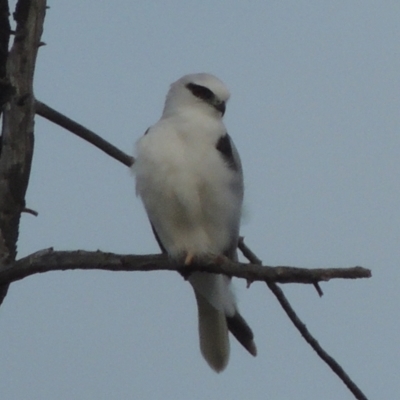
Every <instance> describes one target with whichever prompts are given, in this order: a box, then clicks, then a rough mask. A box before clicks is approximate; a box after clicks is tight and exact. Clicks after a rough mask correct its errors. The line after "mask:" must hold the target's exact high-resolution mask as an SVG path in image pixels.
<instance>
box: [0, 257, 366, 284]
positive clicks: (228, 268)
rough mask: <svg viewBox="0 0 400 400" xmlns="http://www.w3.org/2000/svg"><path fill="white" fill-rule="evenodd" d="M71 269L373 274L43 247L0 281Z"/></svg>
mask: <svg viewBox="0 0 400 400" xmlns="http://www.w3.org/2000/svg"><path fill="white" fill-rule="evenodd" d="M72 269H85V270H89V269H100V270H107V271H177V272H180V273H182V274H184V275H185V274H187V273H188V272H192V271H203V272H212V273H216V274H225V275H228V276H235V277H237V278H243V279H250V280H252V281H266V280H268V281H271V282H279V283H308V284H314V283H315V282H320V281H327V280H330V279H337V278H342V279H355V278H367V277H370V276H371V271H370V270H368V269H365V268H362V267H354V268H333V269H305V268H294V267H268V266H261V265H256V264H244V263H234V262H231V261H229V260H225V261H224V262H221V263H217V264H216V263H214V262H209V263H208V262H202V263H201V264H193V265H191V266H190V267H187V266H182V265H178V264H177V263H175V262H173V261H171V260H170V259H169V258H168V257H167V256H165V255H157V254H155V255H153V254H150V255H120V254H114V253H103V252H101V251H83V250H77V251H54V250H53V249H47V250H41V251H39V252H37V253H34V254H31V255H29V256H27V257H24V258H22V259H20V260H18V261H17V262H16V263H15V264H14V265H12V266H9V267H8V268H7V269H5V270H4V271H1V272H0V284H1V283H11V282H14V281H17V280H20V279H23V278H26V277H27V276H30V275H33V274H36V273H40V272H48V271H64V270H72Z"/></svg>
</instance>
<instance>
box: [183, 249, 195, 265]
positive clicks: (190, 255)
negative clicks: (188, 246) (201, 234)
mask: <svg viewBox="0 0 400 400" xmlns="http://www.w3.org/2000/svg"><path fill="white" fill-rule="evenodd" d="M193 259H194V254H193V253H191V252H190V251H189V252H188V253H187V254H186V258H185V262H184V264H185V265H190V264H191V263H192V262H193Z"/></svg>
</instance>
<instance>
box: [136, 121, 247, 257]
mask: <svg viewBox="0 0 400 400" xmlns="http://www.w3.org/2000/svg"><path fill="white" fill-rule="evenodd" d="M222 134H225V128H224V125H223V124H222V121H220V120H216V119H215V118H214V119H213V118H208V119H207V118H201V119H198V120H196V118H195V116H188V118H184V117H181V116H180V117H179V118H166V119H161V120H160V121H159V122H158V123H157V124H156V125H154V126H153V127H152V128H151V129H150V130H149V132H148V133H147V134H146V135H145V136H143V137H142V138H141V139H140V140H139V141H138V143H137V146H136V150H137V155H136V156H137V157H136V162H135V165H134V171H135V174H136V190H137V193H138V195H140V196H141V198H142V200H143V203H144V205H145V207H146V210H147V213H148V215H149V218H150V220H151V222H152V224H153V225H154V227H155V230H156V231H157V234H158V235H159V237H160V240H161V242H162V243H163V245H164V247H165V248H166V250H167V251H168V253H169V254H170V255H171V256H173V257H177V256H179V255H180V254H181V253H184V252H189V251H190V252H193V253H195V254H204V253H212V254H220V253H221V252H223V251H224V250H225V249H226V247H227V246H228V245H229V240H230V238H231V235H232V231H233V232H237V230H238V226H239V220H240V209H241V195H238V194H237V193H235V192H234V191H233V189H232V185H231V183H232V179H233V177H234V173H235V172H234V171H232V169H230V168H228V166H227V165H226V164H225V162H224V160H223V158H222V156H221V154H219V152H218V151H217V150H216V143H217V141H218V139H219V138H220V137H221V135H222Z"/></svg>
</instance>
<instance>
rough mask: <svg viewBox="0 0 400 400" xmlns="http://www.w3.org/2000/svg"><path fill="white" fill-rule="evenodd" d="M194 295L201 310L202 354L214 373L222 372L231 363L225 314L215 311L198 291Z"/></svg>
mask: <svg viewBox="0 0 400 400" xmlns="http://www.w3.org/2000/svg"><path fill="white" fill-rule="evenodd" d="M194 293H195V295H196V300H197V307H198V309H199V336H200V350H201V353H202V354H203V357H204V358H205V360H206V361H207V363H208V364H209V366H210V367H211V368H212V369H213V370H214V371H216V372H221V371H223V370H224V369H225V367H226V366H227V364H228V361H229V336H228V325H227V321H226V317H225V313H224V312H223V311H219V310H217V309H215V308H214V307H213V306H212V305H211V304H210V303H209V302H208V301H207V300H206V299H205V298H204V297H203V296H202V295H201V294H200V293H199V292H198V291H197V290H195V291H194Z"/></svg>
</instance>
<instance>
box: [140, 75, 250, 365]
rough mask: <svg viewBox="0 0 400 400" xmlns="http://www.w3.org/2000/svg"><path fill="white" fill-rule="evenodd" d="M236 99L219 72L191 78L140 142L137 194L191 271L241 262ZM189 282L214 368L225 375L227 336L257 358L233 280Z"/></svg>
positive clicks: (177, 85) (203, 276)
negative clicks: (230, 125) (201, 264)
mask: <svg viewBox="0 0 400 400" xmlns="http://www.w3.org/2000/svg"><path fill="white" fill-rule="evenodd" d="M229 96H230V94H229V91H228V89H227V88H226V86H225V85H224V84H223V83H222V82H221V81H220V80H219V79H218V78H216V77H215V76H213V75H210V74H205V73H200V74H192V75H185V76H184V77H182V78H181V79H179V80H177V81H176V82H174V83H173V84H172V85H171V87H170V90H169V92H168V94H167V98H166V101H165V106H164V111H163V113H162V116H161V119H160V120H159V121H158V122H157V123H156V124H155V125H153V126H151V127H150V128H149V129H148V130H147V131H146V133H145V134H144V136H142V137H141V138H140V139H139V140H138V142H137V143H136V161H135V164H134V166H133V169H134V173H135V175H136V192H137V194H138V195H139V196H140V197H141V199H142V201H143V204H144V207H145V209H146V212H147V215H148V217H149V220H150V223H151V226H152V228H153V232H154V235H155V237H156V239H157V242H158V244H159V246H160V247H161V250H162V251H163V252H164V253H167V254H168V255H169V256H170V257H171V258H172V259H175V260H177V261H179V262H184V263H185V264H186V265H188V269H190V266H189V264H191V263H192V261H193V260H196V261H198V260H200V261H201V259H202V257H203V258H204V257H209V256H215V257H221V256H225V257H228V258H229V259H231V260H233V261H236V260H237V253H236V251H237V250H236V248H237V243H238V237H239V225H240V217H241V208H242V200H243V173H242V166H241V162H240V158H239V155H238V153H237V150H236V148H235V145H234V144H233V142H232V139H231V138H230V136H229V135H228V134H227V131H226V128H225V126H224V123H223V122H222V117H223V115H224V113H225V106H226V102H227V101H228V99H229ZM189 282H190V283H191V284H192V286H193V289H194V293H195V296H196V300H197V306H198V324H199V335H200V350H201V352H202V354H203V356H204V358H205V359H206V361H207V362H208V364H209V365H210V366H211V368H213V369H214V370H215V371H216V372H220V371H222V370H223V369H224V368H225V367H226V365H227V364H228V360H229V337H228V331H230V332H231V333H232V334H233V335H234V336H235V337H236V339H237V340H238V341H239V342H240V343H241V344H242V345H243V346H244V347H245V348H246V349H247V350H248V351H249V352H250V354H252V355H253V356H255V355H256V354H257V349H256V346H255V344H254V341H253V332H252V331H251V329H250V327H249V326H248V325H247V323H246V321H245V320H244V319H243V317H242V316H241V315H240V314H239V311H238V307H237V304H236V300H235V298H234V295H233V293H232V290H231V282H230V278H228V277H227V276H224V275H217V274H209V273H203V272H194V273H192V274H191V275H190V276H189Z"/></svg>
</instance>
